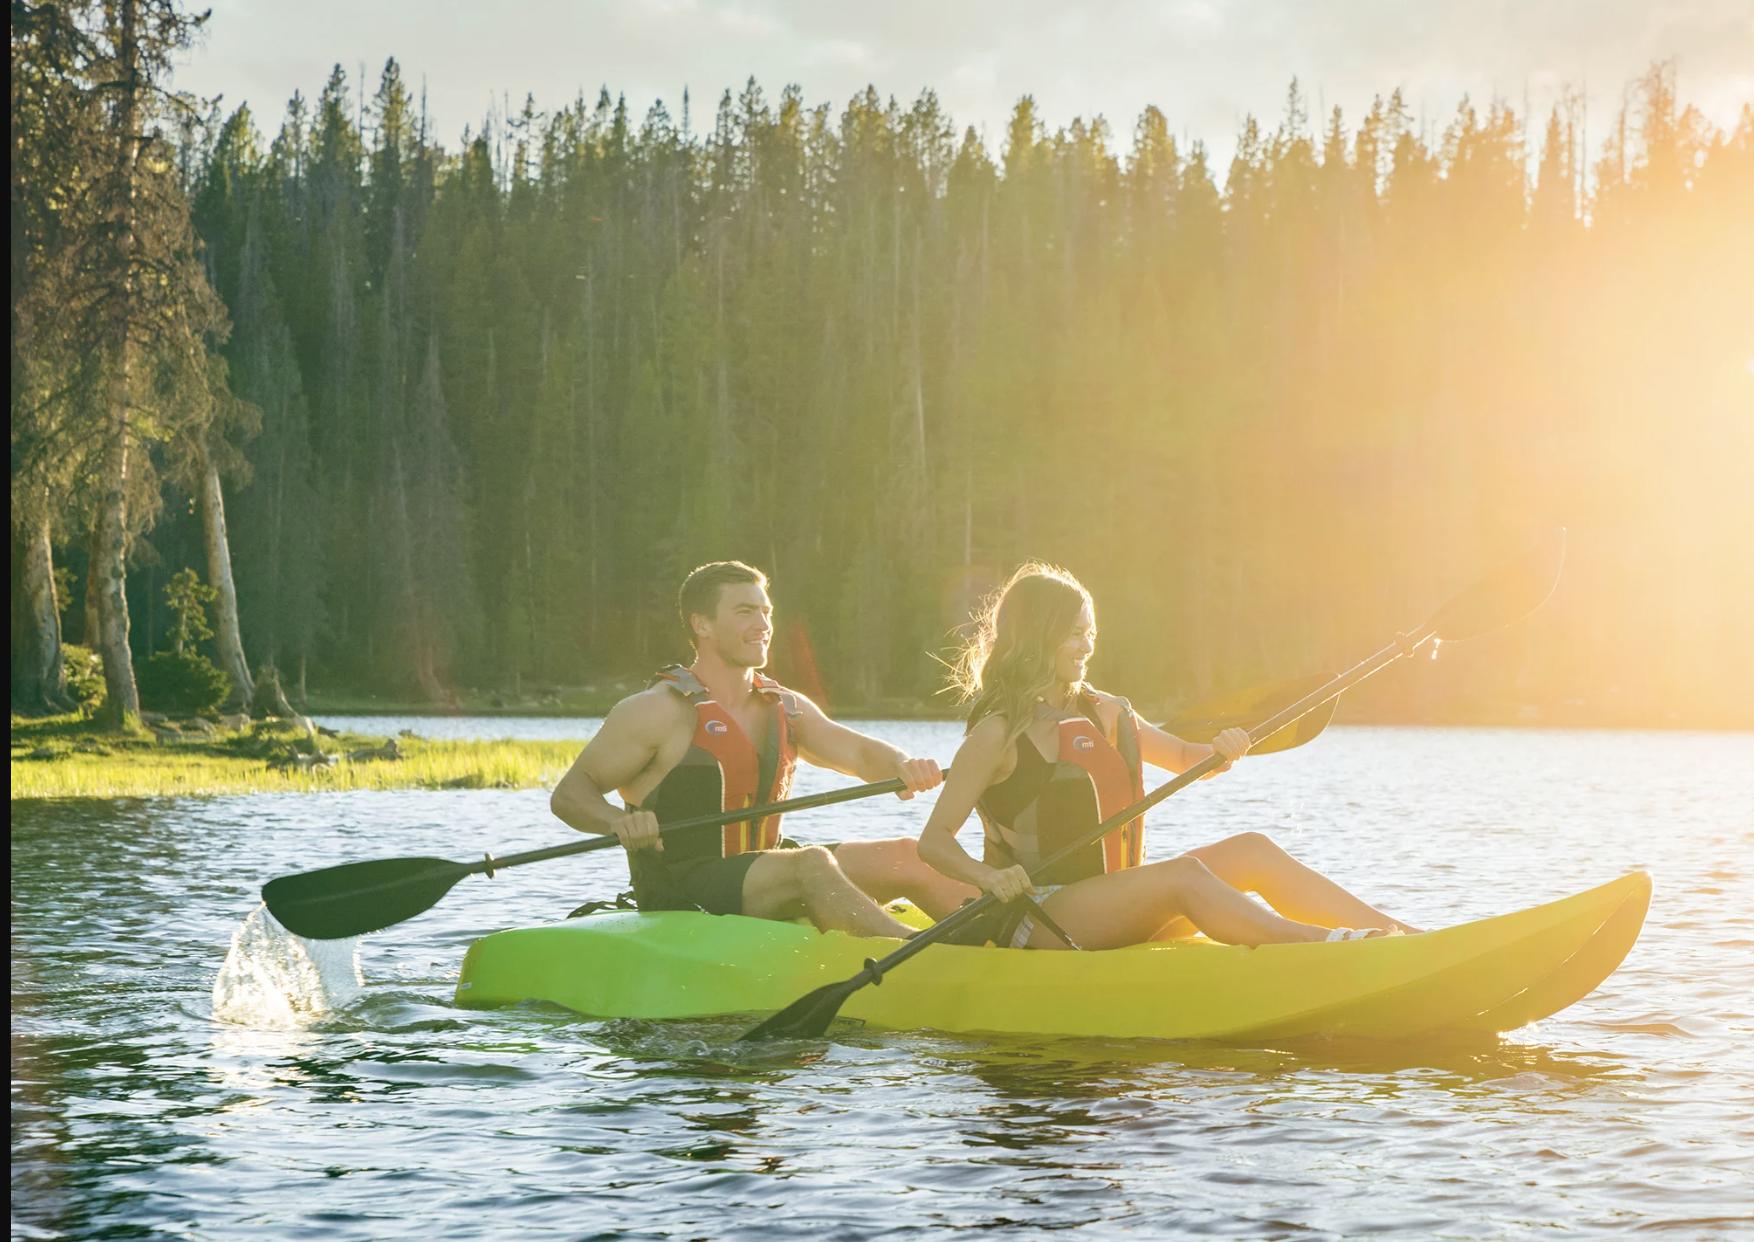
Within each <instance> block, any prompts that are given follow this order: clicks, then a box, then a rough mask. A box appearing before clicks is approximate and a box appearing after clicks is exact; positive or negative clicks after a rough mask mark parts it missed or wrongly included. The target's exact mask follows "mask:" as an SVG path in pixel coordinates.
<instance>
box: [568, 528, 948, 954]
mask: <svg viewBox="0 0 1754 1242" xmlns="http://www.w3.org/2000/svg"><path fill="white" fill-rule="evenodd" d="M677 611H678V612H679V613H680V614H681V618H682V624H683V626H684V627H685V628H686V629H687V630H688V634H689V638H690V640H691V641H692V642H693V644H694V661H693V663H691V664H690V665H688V666H687V667H686V668H684V667H682V666H680V665H678V666H674V667H671V668H668V669H665V670H664V671H663V672H661V673H659V674H658V677H657V679H656V680H655V681H654V682H653V683H652V685H651V686H650V687H649V688H647V689H645V690H642V691H640V692H639V693H638V694H634V695H630V696H629V697H627V698H625V699H623V700H622V701H621V702H619V703H617V704H616V705H615V707H614V708H613V709H612V710H611V711H610V713H609V715H608V717H607V718H606V719H605V720H604V721H603V727H602V728H601V729H600V730H598V732H597V735H596V736H595V737H594V738H592V739H591V741H590V744H589V745H587V746H586V747H585V749H584V750H583V752H581V753H580V755H579V757H578V758H577V759H576V760H575V761H574V762H573V765H572V767H571V768H570V769H569V770H568V771H567V774H566V775H565V776H564V777H562V778H561V781H560V784H559V785H557V786H556V787H555V790H554V796H553V798H552V799H551V801H550V804H549V805H550V806H551V807H552V809H553V811H554V813H555V815H557V816H558V817H559V818H560V819H561V820H562V821H564V822H565V823H567V824H568V825H570V826H571V827H573V828H576V829H578V830H579V831H581V832H595V833H603V834H613V835H614V836H615V837H616V838H618V839H619V840H620V841H621V843H622V845H624V846H625V847H626V848H627V864H628V870H629V872H630V873H631V874H632V877H633V888H634V897H635V899H636V900H637V901H638V902H639V907H640V909H642V910H678V909H681V910H686V909H701V910H705V911H706V912H707V913H708V914H746V915H751V916H753V917H756V918H771V919H785V918H794V917H797V916H799V915H803V916H805V917H808V918H809V919H810V921H811V922H813V923H815V924H816V926H817V927H819V928H822V929H823V930H824V931H830V930H836V931H846V932H851V933H853V934H854V935H860V936H907V935H909V934H910V933H911V930H912V929H910V928H908V927H906V926H905V925H903V924H902V923H899V922H897V921H896V920H895V919H893V918H891V917H890V916H889V915H888V914H886V913H884V911H883V908H882V906H881V905H880V904H878V903H879V902H883V901H889V900H892V899H893V898H896V897H904V896H905V897H908V898H910V899H911V900H913V901H914V902H915V903H916V904H918V905H919V906H920V907H921V908H922V909H924V910H925V911H926V912H927V913H929V914H931V915H932V916H933V917H935V918H941V917H943V916H944V915H945V914H948V913H949V912H950V911H952V910H954V909H955V908H956V907H957V906H959V905H960V904H961V903H962V902H963V901H964V900H965V899H967V898H969V897H973V896H975V895H976V893H975V890H974V889H972V888H970V887H968V886H966V885H963V884H960V883H958V882H956V881H953V880H951V879H949V877H947V876H944V875H942V874H940V873H939V872H937V871H935V870H934V869H932V868H930V867H928V866H926V865H925V864H924V863H923V862H921V861H920V858H919V854H918V852H917V850H916V848H915V845H914V842H913V841H912V840H911V839H910V838H899V839H895V840H889V841H875V842H850V843H848V844H845V845H842V846H839V847H838V848H837V849H835V850H834V851H833V852H831V851H829V850H827V849H823V848H821V847H804V848H785V847H784V846H783V845H782V839H781V837H780V832H779V817H778V816H777V815H775V816H769V817H767V818H766V819H764V820H759V821H752V822H747V823H741V824H729V825H726V826H725V827H724V828H723V829H716V830H715V829H706V830H699V829H697V830H694V831H692V832H689V833H686V834H683V835H682V836H681V837H680V838H676V837H673V838H671V839H669V840H664V839H661V838H660V837H659V832H658V830H659V825H660V824H662V823H675V822H677V821H679V820H683V819H689V818H693V817H696V816H703V815H711V814H714V813H715V812H718V811H720V810H730V809H733V808H735V807H743V806H761V805H766V804H768V803H772V802H777V801H780V800H781V799H783V798H784V797H785V796H786V793H787V791H788V790H789V789H790V787H791V780H792V768H793V766H794V764H795V761H796V759H797V758H798V757H799V756H802V757H803V758H804V759H807V760H809V761H810V762H811V763H814V764H816V765H818V766H819V767H825V768H831V769H833V770H834V771H837V772H844V773H846V774H847V775H849V776H856V777H859V778H860V779H861V780H865V781H879V780H887V779H889V778H891V777H898V778H900V780H901V781H902V783H903V785H904V786H905V788H904V789H902V790H901V791H900V792H899V793H898V794H897V795H896V796H897V797H900V798H911V797H913V796H914V794H916V793H920V792H923V791H925V790H928V789H931V788H934V787H935V786H937V785H938V784H939V782H941V781H942V780H943V779H944V778H943V774H942V773H940V772H939V770H938V764H937V763H936V762H935V761H934V760H931V759H916V758H910V757H909V756H907V755H905V754H903V753H902V752H901V751H899V750H897V749H896V748H895V747H893V746H890V745H888V744H887V743H885V742H881V741H879V740H878V739H876V738H874V737H867V736H865V735H864V734H862V733H859V732H857V731H856V730H853V729H849V728H847V727H846V726H845V725H842V724H836V723H835V722H834V721H832V720H830V719H829V718H828V717H827V716H826V715H824V714H823V712H822V709H821V708H819V707H817V706H816V704H814V703H812V702H811V701H810V700H809V699H807V698H805V697H804V696H803V695H801V694H798V693H796V692H795V691H791V690H787V689H786V688H785V687H784V686H781V685H780V684H779V683H778V682H776V681H773V680H771V679H769V678H767V677H763V676H762V675H761V674H760V673H759V672H757V671H756V670H758V669H760V668H762V667H763V666H764V665H766V663H767V653H768V644H769V642H770V641H771V639H772V638H773V603H772V601H771V600H769V598H768V594H767V577H766V575H764V574H763V573H762V572H761V571H760V570H758V569H754V568H752V567H750V566H748V565H745V564H743V563H742V562H740V561H715V562H713V563H712V564H708V565H702V566H701V567H700V568H698V569H696V570H695V571H694V572H693V573H691V574H689V575H688V577H687V579H686V580H685V581H684V582H683V584H682V590H681V592H680V594H679V596H678V599H677ZM611 789H617V790H620V792H621V797H622V801H623V803H624V804H625V805H624V806H621V807H618V806H615V805H613V804H612V803H610V802H609V801H608V800H607V799H606V798H605V796H604V795H605V794H606V793H607V792H608V791H609V790H611Z"/></svg>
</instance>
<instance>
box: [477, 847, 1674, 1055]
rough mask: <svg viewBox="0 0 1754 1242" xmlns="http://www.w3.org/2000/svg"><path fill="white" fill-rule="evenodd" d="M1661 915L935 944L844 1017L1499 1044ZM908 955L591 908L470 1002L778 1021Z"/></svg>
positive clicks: (502, 944) (760, 924) (891, 1023)
mask: <svg viewBox="0 0 1754 1242" xmlns="http://www.w3.org/2000/svg"><path fill="white" fill-rule="evenodd" d="M1649 903H1650V877H1649V876H1647V875H1645V874H1644V873H1642V872H1634V873H1632V874H1630V875H1626V876H1622V877H1621V878H1620V879H1618V880H1614V881H1612V882H1611V883H1608V884H1604V885H1601V886H1600V887H1598V888H1592V889H1589V890H1588V891H1586V892H1582V893H1578V894H1576V895H1575V896H1572V897H1566V898H1564V899H1562V900H1559V901H1554V902H1550V903H1548V904H1546V905H1541V906H1534V907H1532V908H1530V909H1527V910H1520V911H1517V912H1516V913H1514V914H1505V915H1500V916H1498V917H1496V918H1488V919H1481V920H1479V921H1477V922H1473V923H1464V924H1461V925H1459V926H1456V927H1449V928H1445V929H1443V930H1441V931H1433V932H1426V933H1424V934H1422V935H1417V936H1394V937H1386V938H1378V939H1371V940H1355V941H1345V942H1340V943H1334V944H1285V945H1263V946H1262V947H1260V948H1256V949H1249V948H1242V947H1238V946H1234V945H1219V944H1213V943H1211V942H1209V941H1205V940H1201V939H1194V940H1191V941H1181V942H1171V943H1163V944H1151V945H1139V946H1135V947H1132V948H1127V949H1114V950H1108V951H1103V952H1090V953H1070V952H1052V951H1027V950H1019V949H994V948H965V947H960V946H954V945H934V946H932V947H931V948H929V949H926V950H925V951H924V952H923V953H921V954H920V955H919V957H918V958H917V959H916V960H915V961H912V962H910V963H908V964H907V965H906V966H905V967H903V968H901V969H899V970H896V971H895V972H893V973H892V974H890V975H888V976H886V977H885V978H884V980H883V984H882V986H880V987H868V988H863V989H861V990H860V991H859V992H858V993H856V994H855V995H854V996H853V998H852V999H851V1000H850V1001H848V1002H847V1004H846V1007H845V1009H844V1010H843V1011H842V1014H843V1016H845V1017H848V1018H856V1019H862V1020H863V1021H865V1022H867V1023H869V1024H871V1025H873V1026H880V1027H888V1028H892V1029H920V1028H928V1029H934V1030H940V1031H995V1032H1012V1033H1021V1034H1044V1035H1095V1036H1120V1037H1147V1038H1157V1039H1224V1040H1236V1041H1248V1040H1259V1039H1291V1038H1297V1037H1303V1036H1316V1035H1346V1036H1366V1037H1374V1038H1391V1039H1393V1038H1405V1037H1408V1036H1412V1035H1420V1034H1426V1033H1432V1032H1440V1031H1446V1032H1469V1033H1477V1034H1487V1033H1491V1032H1497V1031H1508V1030H1512V1029H1514V1028H1516V1027H1519V1026H1522V1025H1524V1024H1526V1023H1529V1022H1533V1021H1536V1020H1538V1019H1540V1018H1544V1017H1546V1016H1548V1015H1549V1014H1552V1013H1555V1012H1557V1011H1558V1010H1560V1009H1563V1008H1565V1007H1566V1006H1567V1005H1570V1004H1572V1003H1573V1002H1575V1001H1577V1000H1579V999H1581V998H1582V997H1584V996H1586V995H1588V994H1589V993H1590V992H1591V991H1593V990H1594V989H1595V988H1596V986H1597V985H1598V984H1600V983H1601V982H1602V980H1604V979H1606V978H1607V977H1608V975H1610V974H1611V973H1613V971H1614V969H1615V968H1616V967H1617V966H1619V965H1620V963H1621V961H1622V960H1623V959H1624V958H1625V956H1626V954H1627V952H1628V951H1629V950H1630V949H1631V948H1632V944H1633V942H1634V941H1635V940H1636V939H1637V938H1638V933H1639V929H1640V928H1641V927H1642V926H1643V924H1644V915H1645V910H1646V908H1647V907H1648V905H1649ZM916 913H917V912H916ZM916 921H919V922H921V923H922V925H923V923H924V920H923V918H919V919H917V920H916ZM897 943H898V942H896V941H893V940H883V939H860V938H857V937H853V936H848V935H844V934H842V933H839V932H828V933H821V932H818V931H816V930H815V929H814V928H811V927H808V926H803V925H799V924H793V923H776V922H771V921H767V920H762V919H751V918H740V917H735V916H731V917H718V916H713V915H706V914H695V913H663V914H635V913H629V912H614V913H605V914H596V915H591V916H587V917H584V918H579V919H574V920H572V921H570V922H566V923H558V924H554V925H552V926H545V927H526V928H518V929H514V930H511V931H503V932H498V933H495V934H494V935H491V936H486V937H483V938H482V939H481V940H478V941H476V943H475V944H474V945H473V946H471V947H470V949H469V953H468V956H467V957H466V958H465V959H464V961H463V971H462V976H461V978H460V979H459V981H458V983H457V1003H458V1004H459V1005H462V1006H465V1007H468V1008H492V1007H495V1006H500V1005H510V1004H516V1003H518V1002H521V1001H530V1000H539V1001H549V1002H552V1003H554V1004H558V1005H563V1006H565V1007H566V1008H568V1009H572V1010H575V1011H577V1012H579V1013H582V1014H588V1015H591V1016H595V1017H606V1018H692V1017H704V1016H708V1015H713V1014H734V1013H759V1012H767V1011H773V1010H777V1009H780V1008H782V1007H784V1006H785V1005H787V1004H790V1003H791V1002H792V1001H794V1000H796V999H797V998H798V997H799V996H801V995H803V994H804V993H805V992H808V991H809V990H810V989H812V988H815V987H818V986H820V985H822V984H825V983H831V982H834V981H836V980H838V979H843V978H845V977H846V976H848V975H850V974H852V973H853V972H854V971H856V970H857V969H858V968H859V965H860V963H861V962H863V961H864V959H866V958H868V957H881V956H882V955H883V954H884V953H885V952H887V951H889V950H890V949H893V948H894V947H895V945H896V944H897Z"/></svg>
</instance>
